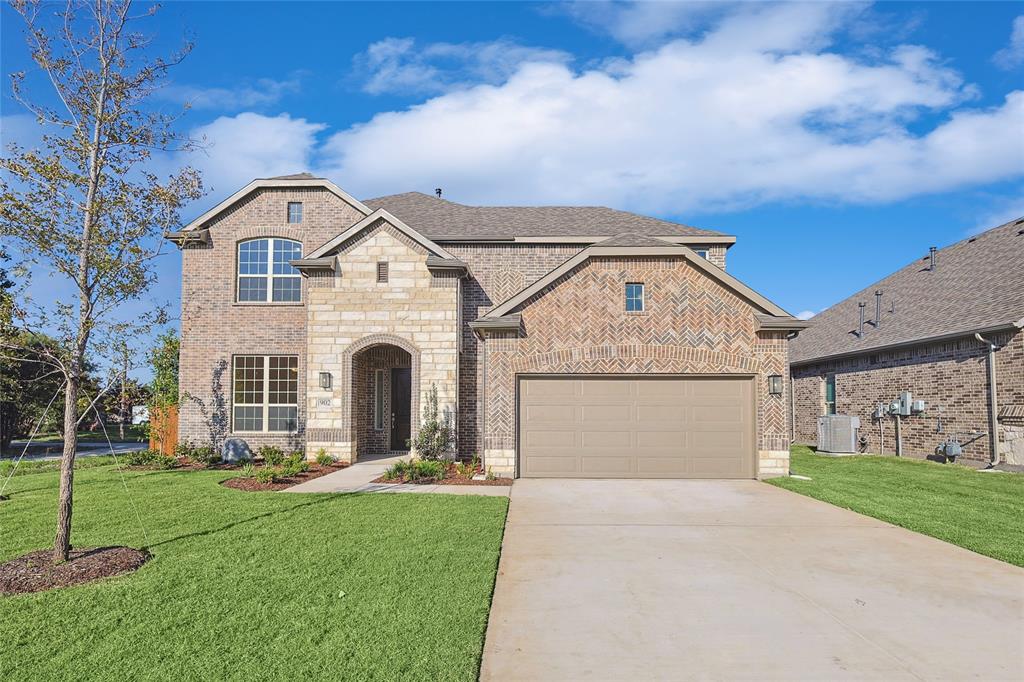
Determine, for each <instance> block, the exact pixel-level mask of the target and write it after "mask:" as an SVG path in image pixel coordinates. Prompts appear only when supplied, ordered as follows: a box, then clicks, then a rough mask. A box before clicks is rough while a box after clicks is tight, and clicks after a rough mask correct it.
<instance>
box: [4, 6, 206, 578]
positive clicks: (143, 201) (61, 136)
mask: <svg viewBox="0 0 1024 682" xmlns="http://www.w3.org/2000/svg"><path fill="white" fill-rule="evenodd" d="M12 5H13V7H14V9H15V10H16V11H17V12H18V13H19V14H20V15H21V16H22V17H23V18H24V20H25V26H26V37H27V42H28V46H29V50H30V52H31V55H32V59H33V61H34V62H35V64H36V66H37V67H38V69H37V71H35V72H33V73H34V74H37V75H41V76H42V77H43V78H42V79H41V81H42V82H44V83H45V84H46V85H47V87H48V88H50V89H51V92H50V96H48V97H43V96H41V95H40V94H39V92H38V91H36V90H35V88H34V85H32V84H30V82H29V80H27V79H26V74H25V73H15V74H12V84H13V94H14V98H15V99H16V100H17V101H19V102H20V103H22V104H23V105H25V106H26V107H27V108H28V109H29V111H30V112H31V113H32V114H33V115H34V116H35V118H36V121H37V122H38V123H39V125H40V126H42V130H43V135H42V142H41V143H40V145H39V147H38V148H35V149H25V148H22V147H20V146H18V145H11V146H10V147H9V150H8V151H9V155H8V156H7V157H5V158H4V159H3V160H0V168H2V169H3V170H4V171H5V173H3V175H2V176H0V236H3V237H4V238H5V239H9V240H10V241H9V243H11V244H12V247H11V248H12V251H13V253H12V255H14V256H15V257H20V260H21V262H22V263H23V264H24V265H26V266H29V267H32V266H34V267H40V266H41V267H43V268H46V269H49V270H50V271H51V272H53V273H55V274H57V275H58V276H61V277H63V278H65V279H66V281H68V282H70V284H71V285H72V287H73V291H74V297H73V299H71V300H57V301H54V302H52V303H49V302H44V303H40V304H33V305H32V309H31V310H30V311H29V312H27V313H26V319H25V321H24V323H23V326H25V327H27V328H34V327H42V326H44V321H46V320H47V319H48V321H49V325H48V326H49V327H50V328H55V329H54V332H55V333H54V336H55V337H56V338H57V340H58V341H59V347H58V348H57V349H56V350H55V351H54V352H52V353H50V355H49V356H48V357H47V361H48V362H49V363H51V365H52V366H53V367H55V368H57V369H59V371H60V372H61V374H62V376H63V380H64V384H65V390H64V419H63V421H64V424H63V430H64V453H63V459H62V462H61V475H60V494H59V500H58V519H57V533H56V538H55V540H54V546H53V557H54V561H56V562H60V561H66V560H67V558H68V554H69V552H70V548H71V512H72V491H73V482H74V461H75V450H76V448H77V439H76V430H77V427H78V424H79V422H80V421H81V420H82V418H83V417H84V415H83V414H82V413H81V411H80V403H79V398H80V392H81V388H82V381H83V372H84V363H85V359H86V357H87V356H88V355H89V354H90V353H95V354H96V356H97V357H109V353H108V351H109V350H110V348H111V344H112V342H113V341H115V340H122V339H126V338H131V337H132V336H133V335H135V334H138V333H141V332H142V331H143V330H144V329H146V328H148V327H149V326H151V325H152V324H153V323H154V322H155V321H156V320H155V319H154V318H155V317H159V314H158V313H159V312H160V311H154V313H153V314H152V315H143V316H142V317H141V319H140V318H135V319H125V317H124V315H123V314H122V313H121V312H120V311H119V308H121V307H122V306H123V305H124V304H125V303H126V302H129V301H131V300H134V299H138V298H140V297H141V296H142V295H143V294H144V293H146V292H147V291H148V290H149V289H150V287H151V285H152V284H153V281H154V270H153V268H152V267H150V262H151V261H152V259H153V258H155V257H156V256H158V255H159V253H160V248H161V243H162V240H161V239H160V236H161V232H162V231H163V230H164V229H166V228H167V227H168V226H169V225H171V224H175V223H177V220H178V211H179V210H180V209H181V207H182V206H183V205H185V204H186V203H188V202H189V201H192V200H194V199H197V198H199V197H200V196H201V194H202V184H201V181H200V179H199V176H198V174H197V173H196V172H195V171H194V170H193V169H191V168H188V167H184V168H182V169H180V170H178V171H177V172H174V173H171V174H169V175H167V176H166V177H160V176H158V174H157V173H155V172H154V171H153V170H152V166H153V163H152V161H153V158H152V157H153V154H154V153H161V152H174V151H184V150H189V149H192V148H193V147H194V146H195V144H194V142H193V141H192V140H189V139H187V138H183V137H182V136H180V135H179V134H178V133H177V132H176V129H175V126H176V121H177V119H176V117H174V116H169V115H167V114H164V113H162V112H161V111H160V110H159V109H158V108H156V107H154V106H152V105H151V104H150V103H151V102H152V99H151V98H152V95H153V93H154V91H155V89H156V88H158V87H159V86H160V85H161V84H162V83H163V82H164V80H165V78H166V75H167V72H168V70H169V69H170V68H172V67H173V66H174V65H175V64H177V63H179V62H180V61H181V59H183V58H184V56H185V55H186V54H187V53H188V51H189V49H190V47H191V46H190V45H186V46H185V48H184V50H183V51H182V52H180V53H178V54H175V55H173V56H171V57H169V58H162V57H158V56H153V55H152V54H151V52H152V48H151V46H150V43H149V40H148V39H147V38H146V37H145V36H144V35H143V34H141V33H139V32H137V31H136V30H135V28H134V26H135V25H136V24H137V23H138V21H139V20H141V19H143V18H144V17H145V16H148V15H150V14H152V13H153V12H154V11H155V9H156V7H155V6H153V7H151V8H150V9H148V10H144V11H142V12H140V15H141V16H135V15H132V14H131V10H132V5H131V2H130V1H129V0H88V1H87V0H69V2H68V3H67V5H65V6H63V7H61V8H60V9H59V11H57V12H56V13H52V8H53V5H46V4H42V3H40V2H38V0H37V1H34V2H29V1H27V0H14V2H13V3H12ZM44 8H45V9H46V11H45V12H44V11H43V10H44ZM30 89H32V90H33V92H32V93H31V94H30V92H29V90H30ZM49 102H53V103H54V104H53V105H52V106H51V105H50V104H48V103H49ZM168 156H169V155H168Z"/></svg>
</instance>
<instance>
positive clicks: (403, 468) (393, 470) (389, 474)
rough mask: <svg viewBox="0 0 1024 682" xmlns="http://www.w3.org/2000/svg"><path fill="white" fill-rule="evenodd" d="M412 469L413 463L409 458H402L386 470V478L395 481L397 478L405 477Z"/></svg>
mask: <svg viewBox="0 0 1024 682" xmlns="http://www.w3.org/2000/svg"><path fill="white" fill-rule="evenodd" d="M410 469H412V463H411V462H409V461H408V460H404V459H400V460H398V461H397V462H395V463H394V464H392V465H391V466H389V467H388V468H387V469H385V470H384V480H385V481H394V480H396V479H404V478H405V476H406V474H408V473H409V471H410Z"/></svg>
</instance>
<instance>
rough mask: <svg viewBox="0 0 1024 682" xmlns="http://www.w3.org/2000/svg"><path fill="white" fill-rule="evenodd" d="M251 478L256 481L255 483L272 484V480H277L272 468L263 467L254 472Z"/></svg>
mask: <svg viewBox="0 0 1024 682" xmlns="http://www.w3.org/2000/svg"><path fill="white" fill-rule="evenodd" d="M253 478H255V479H256V482H257V483H273V482H274V479H275V478H277V472H276V471H274V469H273V468H272V467H268V466H263V467H260V468H259V469H257V470H256V472H255V473H254V474H253Z"/></svg>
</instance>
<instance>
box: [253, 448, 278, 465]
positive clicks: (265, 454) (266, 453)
mask: <svg viewBox="0 0 1024 682" xmlns="http://www.w3.org/2000/svg"><path fill="white" fill-rule="evenodd" d="M256 454H258V455H259V456H260V457H262V458H263V461H264V463H266V465H267V466H272V467H276V466H277V465H278V464H281V463H282V462H284V450H282V449H281V448H279V447H277V446H275V445H264V446H263V447H261V448H260V449H259V450H257V451H256Z"/></svg>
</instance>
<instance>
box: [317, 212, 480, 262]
mask: <svg viewBox="0 0 1024 682" xmlns="http://www.w3.org/2000/svg"><path fill="white" fill-rule="evenodd" d="M381 220H383V221H384V222H387V223H388V224H390V225H392V226H393V227H394V228H395V229H397V230H398V231H399V232H401V233H402V234H404V235H405V236H406V237H409V238H410V239H412V240H413V241H414V242H416V243H417V244H419V245H420V246H422V247H423V248H425V249H426V250H427V251H428V252H429V253H430V254H432V255H434V256H439V257H440V258H442V259H445V260H449V261H454V262H457V263H461V261H458V259H456V258H455V257H454V256H453V255H451V254H450V253H448V252H447V251H445V250H444V249H443V248H441V247H440V246H438V245H437V244H435V243H434V242H432V241H431V240H430V239H427V238H426V237H424V236H423V235H422V234H421V233H420V232H418V231H417V230H414V229H412V228H411V227H409V226H408V225H406V224H405V223H404V222H402V221H401V220H399V219H398V218H396V217H395V216H393V215H391V214H390V213H388V212H387V211H385V210H384V209H382V208H378V209H377V210H376V211H374V212H373V213H371V214H370V215H368V216H366V217H365V218H363V219H362V220H360V221H359V222H358V223H356V224H355V225H353V226H351V227H350V228H348V229H347V230H345V231H344V232H342V233H341V234H339V235H338V236H337V237H335V238H334V239H331V240H330V241H328V242H327V243H325V244H322V245H321V246H318V247H317V248H316V249H314V250H313V251H312V252H311V253H310V254H308V255H307V256H305V257H304V258H303V259H302V260H304V261H305V260H315V259H317V258H322V257H323V256H329V255H331V254H333V253H334V252H335V251H337V250H338V249H339V248H340V247H341V246H342V244H344V243H345V242H347V241H348V240H350V239H352V238H353V237H355V236H356V235H357V234H359V233H360V232H362V231H363V230H366V229H369V228H370V227H372V226H373V225H375V224H376V223H377V222H378V221H381Z"/></svg>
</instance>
